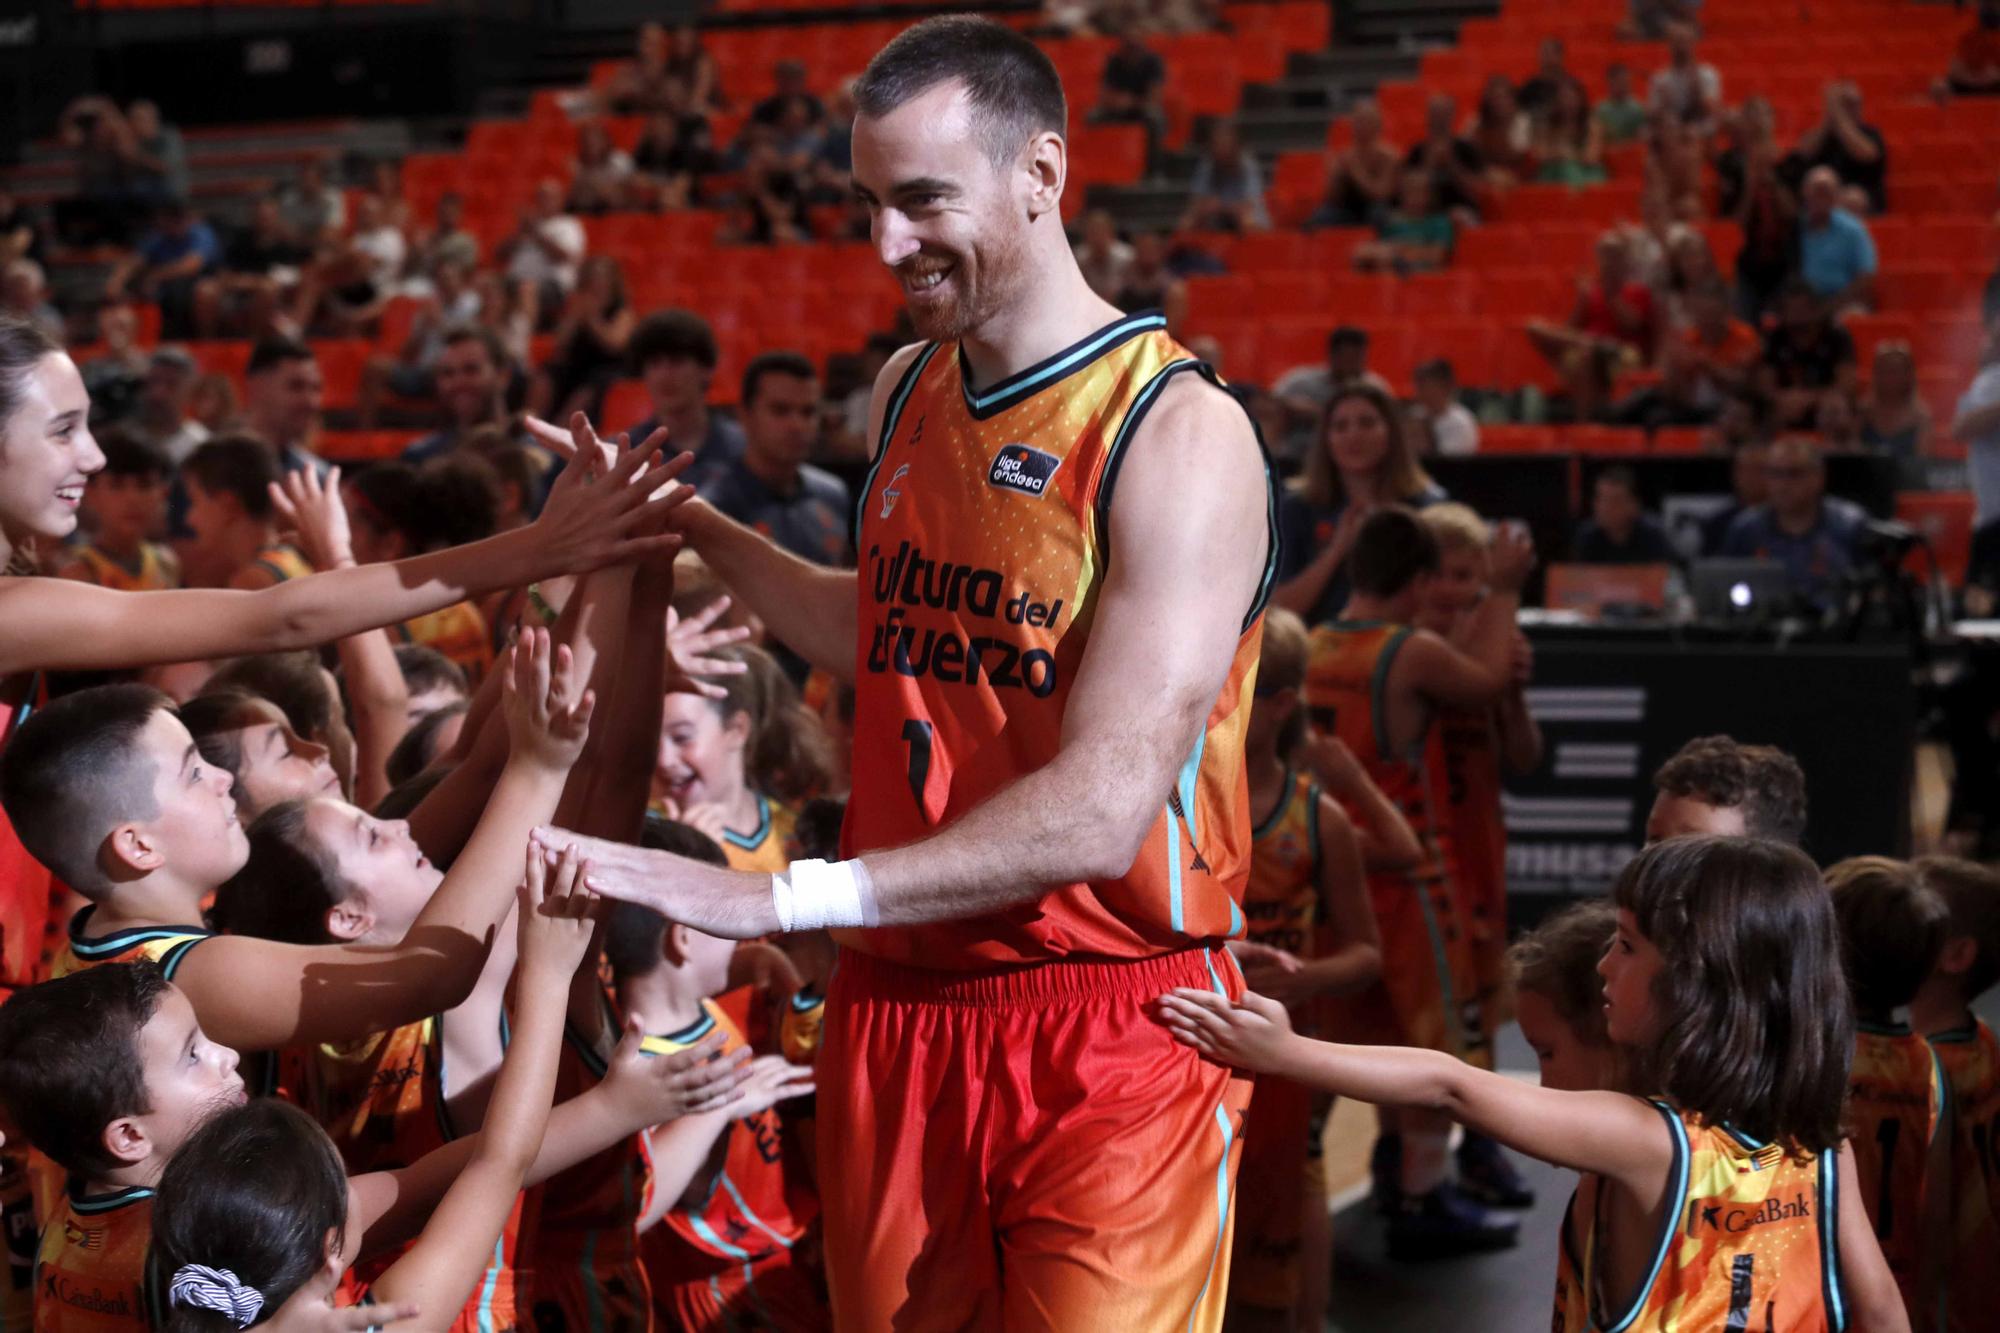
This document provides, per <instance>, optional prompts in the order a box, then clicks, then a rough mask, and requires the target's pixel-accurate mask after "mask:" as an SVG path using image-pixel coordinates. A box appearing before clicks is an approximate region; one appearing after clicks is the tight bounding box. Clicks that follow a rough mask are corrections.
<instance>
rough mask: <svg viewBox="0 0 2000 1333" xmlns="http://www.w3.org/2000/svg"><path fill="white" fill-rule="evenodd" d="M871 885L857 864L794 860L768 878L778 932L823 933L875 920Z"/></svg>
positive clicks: (865, 872)
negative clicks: (835, 928)
mask: <svg viewBox="0 0 2000 1333" xmlns="http://www.w3.org/2000/svg"><path fill="white" fill-rule="evenodd" d="M874 897H875V895H874V892H873V885H871V884H870V883H869V882H868V872H867V871H866V870H865V869H863V868H862V865H861V862H860V861H858V860H857V861H835V862H827V861H794V862H792V864H791V867H790V869H788V870H787V871H786V873H784V874H782V875H773V876H771V906H772V907H773V908H774V909H776V911H777V914H778V929H779V930H781V931H784V932H787V933H790V932H792V931H799V930H824V929H826V928H827V927H829V926H865V925H868V924H869V923H870V921H871V920H872V919H873V918H874V916H875V913H874V911H873V910H872V909H873V906H874Z"/></svg>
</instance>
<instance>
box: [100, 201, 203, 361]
mask: <svg viewBox="0 0 2000 1333" xmlns="http://www.w3.org/2000/svg"><path fill="white" fill-rule="evenodd" d="M221 258H222V243H221V242H219V241H217V240H216V239H215V231H214V229H212V228H211V227H210V226H209V225H208V224H207V223H206V222H203V221H202V220H201V219H200V218H199V217H197V216H196V215H195V212H194V210H193V209H191V208H189V207H188V206H187V204H186V203H185V202H183V201H182V200H179V199H169V200H168V201H167V202H165V203H164V204H161V205H160V209H159V212H158V213H156V214H155V215H154V219H153V227H152V229H151V230H150V231H148V232H147V233H146V234H145V235H143V236H141V237H140V238H139V243H138V245H137V246H135V247H134V248H133V251H132V253H131V254H129V255H127V256H126V257H125V258H124V259H123V260H121V261H120V262H119V264H118V267H117V268H115V269H113V270H112V271H111V275H110V276H109V277H108V278H106V279H105V282H104V294H105V295H106V296H107V297H109V298H110V299H112V300H114V301H118V300H123V299H125V298H126V297H127V296H136V297H138V298H139V299H140V300H142V301H158V302H159V303H160V334H161V336H162V337H165V338H192V337H193V336H194V335H195V326H194V287H195V281H196V280H197V279H199V278H200V277H201V275H202V274H204V273H206V272H208V271H209V270H210V269H212V268H214V267H215V265H216V261H218V260H220V259H221Z"/></svg>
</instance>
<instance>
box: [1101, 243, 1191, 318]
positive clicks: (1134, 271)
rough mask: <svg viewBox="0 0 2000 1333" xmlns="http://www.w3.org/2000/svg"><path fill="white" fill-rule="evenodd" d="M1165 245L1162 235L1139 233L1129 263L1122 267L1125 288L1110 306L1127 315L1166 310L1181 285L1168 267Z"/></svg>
mask: <svg viewBox="0 0 2000 1333" xmlns="http://www.w3.org/2000/svg"><path fill="white" fill-rule="evenodd" d="M1168 244H1169V238H1168V237H1167V235H1166V233H1164V232H1157V231H1142V232H1140V233H1138V234H1137V235H1136V236H1134V237H1133V238H1132V262H1131V263H1129V264H1127V265H1126V266H1125V284H1124V286H1122V287H1120V288H1119V289H1118V294H1117V295H1116V296H1114V297H1112V298H1111V304H1113V305H1115V306H1117V307H1118V308H1119V309H1120V310H1123V311H1125V312H1126V313H1127V314H1130V313H1132V312H1133V311H1136V310H1155V309H1164V308H1165V307H1166V306H1167V304H1168V303H1169V302H1170V301H1171V300H1172V299H1173V293H1174V291H1175V289H1176V288H1178V287H1180V285H1181V282H1180V279H1179V278H1178V277H1176V276H1175V275H1174V271H1173V270H1172V269H1171V268H1169V267H1168V266H1167V255H1168Z"/></svg>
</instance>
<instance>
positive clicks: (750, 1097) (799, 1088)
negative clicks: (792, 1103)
mask: <svg viewBox="0 0 2000 1333" xmlns="http://www.w3.org/2000/svg"><path fill="white" fill-rule="evenodd" d="M812 1090H813V1071H812V1066H810V1065H795V1064H793V1063H792V1062H791V1061H789V1060H787V1059H786V1058H785V1057H784V1056H782V1055H760V1056H758V1057H757V1058H756V1059H755V1060H752V1061H751V1062H750V1072H749V1076H748V1077H747V1078H745V1079H744V1080H743V1105H742V1106H741V1107H740V1108H738V1110H737V1112H736V1114H737V1115H739V1116H746V1115H756V1114H757V1113H758V1112H760V1111H768V1110H770V1109H771V1108H772V1107H774V1106H776V1105H777V1104H778V1103H779V1102H782V1101H789V1100H790V1099H792V1098H793V1097H805V1096H810V1095H811V1093H812Z"/></svg>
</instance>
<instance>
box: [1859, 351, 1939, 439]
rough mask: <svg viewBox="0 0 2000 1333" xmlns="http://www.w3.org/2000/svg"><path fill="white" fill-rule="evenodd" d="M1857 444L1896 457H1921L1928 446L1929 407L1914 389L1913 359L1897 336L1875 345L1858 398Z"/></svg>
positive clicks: (1915, 362) (1914, 361) (1915, 368)
mask: <svg viewBox="0 0 2000 1333" xmlns="http://www.w3.org/2000/svg"><path fill="white" fill-rule="evenodd" d="M1861 447H1862V448H1864V449H1868V450H1871V451H1873V452H1875V453H1883V454H1892V455H1894V456H1895V457H1897V458H1922V457H1923V456H1924V455H1926V454H1928V453H1929V452H1930V447H1931V410H1930V408H1929V407H1927V406H1925V405H1924V400H1923V395H1922V394H1920V393H1918V392H1917V358H1916V355H1915V354H1914V353H1913V352H1911V351H1910V345H1909V344H1908V343H1906V342H1903V341H1902V340H1901V339H1896V338H1885V339H1883V340H1882V341H1881V342H1878V343H1876V344H1875V360H1874V364H1873V365H1872V366H1871V367H1870V368H1869V372H1868V391H1867V393H1866V394H1865V395H1864V396H1863V398H1862V400H1861Z"/></svg>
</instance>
